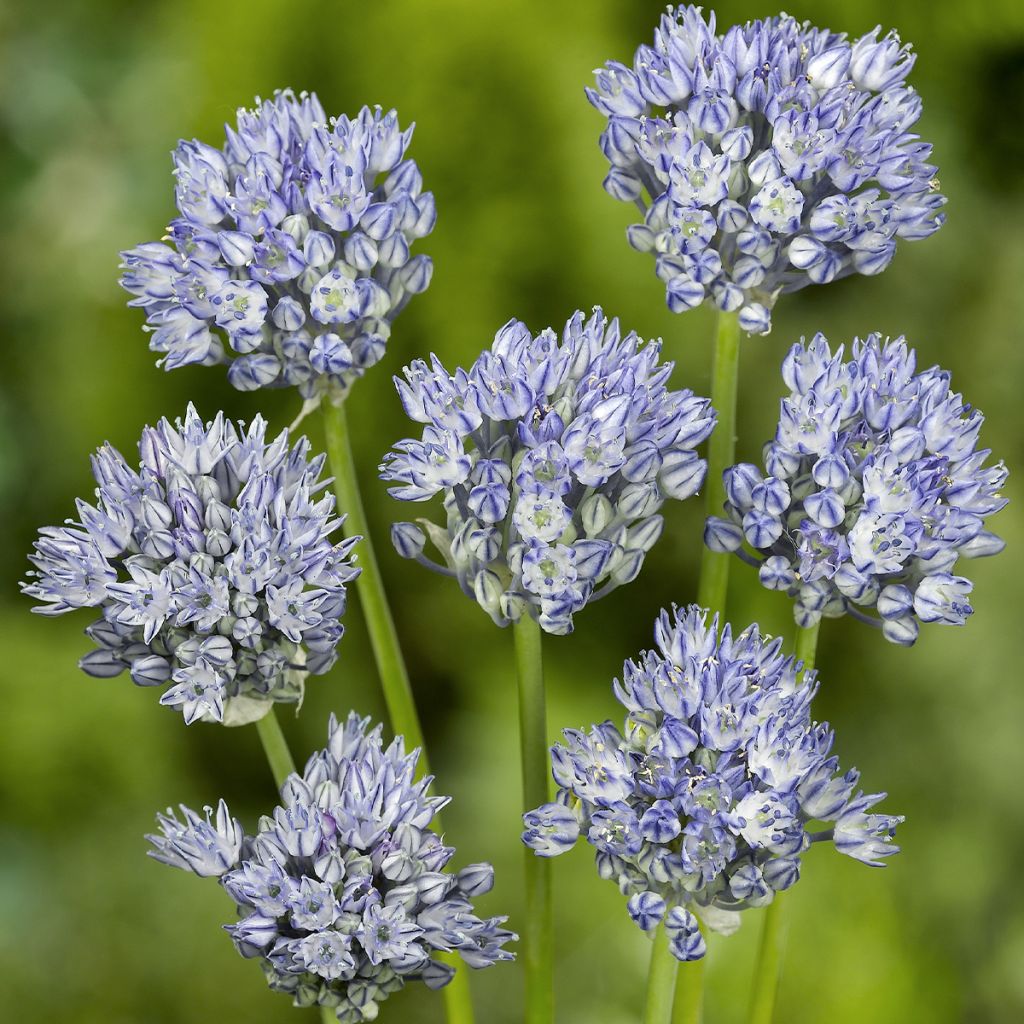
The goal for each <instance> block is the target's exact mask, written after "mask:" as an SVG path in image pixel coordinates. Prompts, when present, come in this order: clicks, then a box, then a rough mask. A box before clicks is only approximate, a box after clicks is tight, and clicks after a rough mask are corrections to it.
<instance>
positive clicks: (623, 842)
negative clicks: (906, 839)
mask: <svg viewBox="0 0 1024 1024" xmlns="http://www.w3.org/2000/svg"><path fill="white" fill-rule="evenodd" d="M655 640H656V643H657V650H656V651H648V652H646V653H645V654H644V655H643V656H642V657H641V658H640V659H639V660H638V661H628V662H626V665H625V667H624V671H623V679H622V682H619V681H618V680H616V682H615V694H616V697H617V698H618V699H619V701H620V702H621V703H622V704H623V705H624V707H625V708H626V720H625V726H624V728H623V729H622V731H621V732H620V731H619V729H618V728H616V726H614V725H613V724H612V723H611V722H604V723H603V724H601V725H596V726H594V727H592V728H591V729H590V730H589V731H580V730H575V729H567V730H566V731H565V743H564V744H558V745H556V746H555V747H553V748H552V750H551V762H552V768H553V774H554V778H555V782H556V783H557V785H558V793H557V796H556V802H554V803H551V804H546V805H544V806H543V807H539V808H537V809H536V810H533V811H530V812H529V813H527V814H526V815H524V818H523V821H524V824H525V826H526V829H525V831H524V833H523V842H524V843H526V845H527V846H528V847H530V848H531V849H532V850H533V851H534V852H535V853H536V854H537V855H538V856H541V857H553V856H557V855H558V854H561V853H564V852H565V851H566V850H568V849H571V848H572V847H573V846H574V845H575V843H576V842H577V840H578V839H579V838H580V837H581V836H583V837H585V838H586V840H587V842H588V843H590V845H591V846H593V847H595V849H596V851H597V852H596V859H597V869H598V873H599V874H600V875H601V877H602V878H607V879H610V880H612V881H614V882H616V883H617V884H618V886H619V888H620V889H621V890H622V893H623V895H624V896H627V897H628V898H629V901H628V905H627V908H628V911H629V914H630V916H631V917H632V918H633V920H634V922H635V923H636V924H637V925H638V926H639V927H640V928H642V929H644V930H645V931H650V930H651V929H654V928H656V927H657V926H658V925H659V924H661V923H662V922H664V924H665V927H666V929H667V931H668V935H669V944H670V948H671V950H672V952H673V954H674V955H675V956H676V958H677V959H679V960H696V959H699V958H700V957H702V956H703V955H704V952H705V945H704V938H703V936H702V934H701V929H700V925H701V924H703V925H705V926H706V927H708V928H710V929H712V930H714V931H725V932H728V931H732V930H735V928H736V927H738V925H739V920H740V919H739V913H738V912H739V911H741V910H744V909H746V908H748V907H759V906H764V905H765V904H767V903H770V902H771V901H772V900H773V899H774V898H775V894H776V893H777V892H780V891H782V890H783V889H788V888H789V887H790V886H791V885H793V884H794V883H795V882H796V880H797V878H798V877H799V874H800V860H801V856H802V854H803V853H804V852H805V851H806V850H807V849H808V847H809V846H810V845H811V844H812V843H815V842H826V843H827V842H831V843H833V844H834V845H835V847H836V849H838V850H839V851H840V852H842V853H845V854H847V855H848V856H850V857H854V858H856V859H857V860H860V861H863V862H864V863H866V864H871V865H875V866H878V865H879V864H880V863H881V858H883V857H886V856H888V855H889V854H892V853H896V852H897V850H898V849H899V847H897V846H895V845H893V844H892V842H891V840H892V836H893V832H894V830H895V828H896V826H897V825H898V824H899V823H900V822H901V821H902V820H903V819H902V818H894V817H888V816H886V815H880V814H869V813H867V812H868V811H869V809H870V808H871V807H872V806H873V805H874V804H875V803H877V802H878V801H879V800H880V799H882V796H883V795H884V794H876V795H872V796H865V795H864V794H863V793H861V792H860V791H858V790H857V782H858V778H859V776H858V773H857V772H856V771H849V772H846V773H845V774H843V775H840V774H838V772H839V762H838V759H837V758H836V757H835V756H833V755H832V754H831V749H832V739H833V736H832V731H831V730H830V729H829V727H828V725H827V724H824V723H818V722H815V721H813V719H812V718H811V699H812V698H813V696H814V694H815V691H816V689H817V683H816V679H815V675H814V673H813V672H803V673H802V672H801V668H802V666H801V664H800V663H799V662H797V661H795V660H794V659H793V658H787V657H785V656H784V655H783V654H782V642H781V640H769V639H768V638H766V637H762V636H761V635H760V634H759V633H758V630H757V627H756V626H751V627H749V628H748V629H746V630H744V631H743V632H742V633H740V634H739V635H738V636H733V634H732V630H731V629H730V627H729V626H726V627H725V628H724V629H723V630H722V632H721V633H719V629H718V619H717V617H716V618H715V619H713V620H712V621H711V623H710V625H709V624H708V622H707V618H706V614H705V613H704V612H703V611H702V610H701V609H699V608H697V607H696V606H692V607H690V608H689V609H687V611H686V612H685V613H681V612H679V611H678V610H676V611H675V613H674V614H673V615H671V616H670V615H669V613H668V612H662V614H661V617H660V619H659V620H658V623H657V625H656V627H655ZM815 822H817V823H820V825H821V826H822V827H818V826H815V825H814V824H813V823H815ZM829 825H831V827H827V826H829Z"/></svg>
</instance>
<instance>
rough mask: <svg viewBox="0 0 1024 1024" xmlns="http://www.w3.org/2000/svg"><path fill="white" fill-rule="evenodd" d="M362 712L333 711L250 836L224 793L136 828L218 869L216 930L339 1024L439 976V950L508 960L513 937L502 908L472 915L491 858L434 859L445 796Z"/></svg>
mask: <svg viewBox="0 0 1024 1024" xmlns="http://www.w3.org/2000/svg"><path fill="white" fill-rule="evenodd" d="M368 722H369V719H360V718H358V717H357V716H356V715H354V714H353V715H350V716H349V718H348V720H347V721H346V722H345V724H344V725H339V724H338V722H336V721H335V720H334V718H333V717H332V718H331V723H330V727H329V731H328V741H327V748H326V749H325V750H322V751H320V752H319V753H317V754H314V755H313V756H312V757H311V758H310V759H309V762H308V763H307V765H306V768H305V771H304V772H303V773H302V775H301V777H300V776H299V775H298V774H293V775H291V776H289V778H288V779H287V781H286V782H285V784H284V786H283V788H282V803H281V805H280V806H279V807H276V808H275V809H274V812H273V814H271V815H269V816H267V817H263V818H261V819H260V822H259V826H258V828H257V831H256V834H255V835H249V834H247V833H245V832H244V830H243V828H242V826H241V825H240V824H239V823H238V821H236V820H235V819H233V818H232V817H231V815H230V813H229V811H228V808H227V806H226V805H225V804H224V802H223V801H221V802H220V805H219V806H218V808H217V811H216V816H215V817H214V816H213V813H214V812H213V810H212V809H211V808H207V809H206V816H205V818H203V817H201V816H200V815H198V814H196V813H195V812H194V811H190V810H189V809H188V808H186V807H183V808H182V812H183V817H184V820H183V821H180V820H179V819H178V818H177V817H176V816H175V815H174V813H173V812H172V811H170V810H169V811H168V812H167V814H166V815H160V816H159V817H158V821H159V824H160V828H161V832H162V834H161V835H154V836H148V837H147V838H148V839H149V841H150V843H151V844H152V846H153V849H152V850H151V851H150V856H152V857H155V858H156V859H157V860H159V861H162V862H163V863H165V864H169V865H171V866H172V867H177V868H182V869H184V870H186V871H191V872H193V873H194V874H196V875H199V876H204V877H217V878H218V879H219V880H220V884H221V885H222V886H223V887H224V889H226V890H227V892H228V894H229V895H230V896H231V898H232V899H233V900H234V901H235V903H236V904H237V906H238V914H239V920H238V922H237V923H236V924H233V925H229V926H228V927H227V931H228V932H229V933H230V935H231V938H232V939H233V941H234V943H235V946H236V948H237V949H238V951H239V952H240V953H241V954H242V956H245V957H255V958H259V960H260V963H261V966H262V967H263V970H264V973H265V974H266V977H267V981H268V983H269V985H270V987H271V988H272V989H274V990H275V991H278V992H286V993H287V994H288V995H290V996H292V998H293V1000H294V1004H295V1005H296V1006H316V1005H319V1006H325V1007H331V1008H332V1009H334V1011H335V1013H336V1015H337V1018H338V1020H339V1021H340V1022H341V1024H358V1022H362V1021H371V1020H374V1019H376V1017H377V1012H378V1008H379V1004H380V1003H381V1002H382V1001H383V1000H384V999H386V998H387V997H388V996H389V995H390V994H391V993H392V992H394V991H396V990H398V989H400V988H402V986H403V985H404V984H405V983H406V982H407V981H412V980H422V981H423V982H425V983H426V984H427V985H428V986H429V987H430V988H440V987H442V986H444V985H446V984H447V983H448V982H449V981H450V980H451V978H452V975H453V974H454V969H453V968H452V967H450V966H449V965H447V964H445V963H442V962H441V961H439V960H437V959H434V954H435V953H437V952H442V951H443V952H452V951H455V952H457V953H458V954H459V956H460V957H461V958H462V959H463V960H464V961H465V963H467V964H468V965H469V966H470V967H489V966H490V965H492V964H495V963H497V962H498V961H500V960H511V959H512V957H513V955H512V954H511V953H510V952H507V951H506V950H505V949H503V948H502V947H503V946H504V944H505V943H507V942H509V941H511V940H514V939H515V938H516V936H515V935H514V934H512V933H511V932H509V931H506V930H505V929H504V928H502V927H501V925H502V923H503V922H504V920H505V918H503V917H492V918H488V919H481V918H479V917H477V916H476V914H474V912H473V905H472V900H473V899H474V898H475V897H477V896H480V895H482V894H484V893H486V892H488V891H489V890H490V889H491V887H492V884H493V881H494V870H493V868H491V866H490V865H489V864H470V865H469V866H468V867H465V868H463V869H462V870H461V871H459V872H458V873H457V874H452V873H450V872H448V871H446V870H445V868H446V865H447V864H448V862H449V861H450V860H451V858H452V855H453V854H454V853H455V851H454V850H453V849H451V848H450V847H447V846H445V845H444V843H443V842H442V841H441V839H440V838H439V837H438V836H437V835H436V833H434V832H433V831H431V829H430V824H431V820H432V819H433V817H434V815H435V814H436V813H437V812H438V810H440V808H441V807H443V806H444V805H445V804H446V803H447V802H448V799H447V797H437V796H428V795H427V790H428V788H429V786H430V783H431V781H432V779H431V778H430V777H427V778H425V779H422V780H421V781H419V782H415V781H414V775H415V768H416V762H417V759H418V756H419V751H418V750H416V751H413V752H412V753H411V754H406V753H405V750H404V746H403V743H402V740H401V738H398V739H396V740H394V741H393V742H392V743H391V745H390V746H388V747H387V748H386V749H385V748H384V747H383V744H382V743H381V738H380V727H379V726H378V727H376V728H375V729H373V730H371V731H370V732H367V731H366V727H367V724H368Z"/></svg>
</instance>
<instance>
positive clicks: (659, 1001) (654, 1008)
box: [643, 924, 681, 1024]
mask: <svg viewBox="0 0 1024 1024" xmlns="http://www.w3.org/2000/svg"><path fill="white" fill-rule="evenodd" d="M678 966H679V963H678V961H677V960H676V958H675V957H674V956H673V955H672V952H671V950H670V949H669V942H668V932H667V931H666V930H665V926H664V925H663V924H660V925H658V930H657V931H656V932H655V933H654V947H653V948H652V949H651V966H650V969H649V971H648V972H647V1001H646V1002H645V1003H644V1021H643V1024H670V1022H671V1020H672V1002H673V998H674V990H675V982H676V968H677V967H678ZM680 973H681V972H680Z"/></svg>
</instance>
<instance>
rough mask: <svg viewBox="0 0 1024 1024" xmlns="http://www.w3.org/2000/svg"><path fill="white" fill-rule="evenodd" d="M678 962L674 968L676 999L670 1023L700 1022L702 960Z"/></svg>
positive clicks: (698, 1023) (702, 1001)
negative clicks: (686, 962) (685, 962)
mask: <svg viewBox="0 0 1024 1024" xmlns="http://www.w3.org/2000/svg"><path fill="white" fill-rule="evenodd" d="M705 960H707V956H706V955H705V956H703V957H701V958H700V960H692V961H691V962H690V963H688V964H679V965H678V969H677V970H676V999H675V1007H674V1009H673V1011H672V1024H700V1021H701V1019H702V1013H703V1010H704V961H705Z"/></svg>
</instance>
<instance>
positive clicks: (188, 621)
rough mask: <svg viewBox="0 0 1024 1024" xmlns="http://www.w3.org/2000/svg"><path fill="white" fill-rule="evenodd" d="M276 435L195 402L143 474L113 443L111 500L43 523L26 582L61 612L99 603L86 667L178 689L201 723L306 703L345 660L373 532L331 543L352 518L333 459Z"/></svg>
mask: <svg viewBox="0 0 1024 1024" xmlns="http://www.w3.org/2000/svg"><path fill="white" fill-rule="evenodd" d="M266 431H267V424H266V422H265V421H264V420H263V419H262V418H260V417H258V416H257V417H256V418H255V419H254V420H253V421H252V422H251V423H250V424H249V427H248V429H246V428H245V427H244V424H239V425H238V427H237V428H236V426H235V425H234V424H232V423H231V422H230V421H228V420H226V419H225V418H224V415H223V414H222V413H218V414H217V416H216V418H215V419H214V420H213V421H212V422H210V423H204V422H203V420H202V419H201V418H200V416H199V414H198V413H197V412H196V410H195V408H194V407H193V406H191V405H190V406H189V408H188V412H187V414H186V415H185V418H184V420H178V421H177V422H176V423H175V424H171V423H170V422H169V421H168V420H166V419H164V420H161V421H160V422H159V423H158V424H157V426H156V427H147V428H146V429H145V431H144V432H143V435H142V440H141V442H140V444H139V453H140V456H141V465H140V466H139V468H138V469H133V468H132V467H131V466H129V465H128V463H127V462H126V460H125V459H124V458H123V457H122V456H121V454H120V453H119V452H118V451H116V450H115V449H114V448H112V447H111V446H109V445H106V446H104V447H103V448H100V449H99V451H98V452H97V453H96V455H95V456H94V457H93V461H92V466H93V475H94V476H95V478H96V483H97V485H98V486H97V488H96V499H97V500H96V504H95V505H90V504H88V503H87V502H85V501H79V502H78V515H79V520H78V521H77V522H70V521H69V524H68V525H67V526H59V527H51V528H46V529H44V530H42V531H41V533H40V538H39V540H38V541H36V544H35V553H34V554H33V555H32V556H31V561H32V562H33V564H34V565H35V567H36V568H35V570H34V571H33V572H30V573H29V574H28V577H29V578H28V580H27V582H26V583H24V584H23V590H24V591H25V593H27V594H29V595H30V596H32V597H34V598H37V599H38V600H40V601H42V602H43V604H42V605H40V606H39V607H38V608H36V609H35V610H36V611H38V612H42V613H43V614H46V615H59V614H62V613H64V612H68V611H72V610H73V609H76V608H98V609H99V610H100V612H101V613H102V614H101V617H100V618H99V619H98V620H97V621H96V622H94V623H93V624H92V625H91V626H90V627H89V628H88V629H87V630H86V633H87V635H88V636H89V638H90V639H91V640H92V641H93V642H94V643H95V644H96V649H95V650H94V651H91V652H90V653H89V654H87V655H86V656H85V657H84V658H83V659H82V661H81V667H82V669H83V670H84V671H85V672H87V673H89V675H93V676H101V677H106V676H115V675H118V674H119V673H121V672H123V671H124V670H125V669H128V670H129V672H130V673H131V677H132V680H133V681H134V682H135V683H136V684H138V685H139V686H158V687H163V688H165V690H164V694H163V696H162V697H161V699H160V703H161V704H165V705H168V706H170V707H173V708H176V709H178V710H180V711H181V712H182V714H183V715H184V717H185V721H186V723H191V722H193V721H195V720H196V719H202V720H205V721H215V722H223V723H225V724H226V725H237V724H241V723H243V722H249V721H253V720H255V719H257V718H260V717H262V716H263V715H264V714H266V713H267V712H268V711H269V710H270V708H271V705H272V704H273V703H274V702H285V703H297V702H299V701H301V699H302V694H303V689H304V686H305V680H306V678H307V676H309V675H311V674H312V675H322V674H323V673H325V672H326V671H327V670H328V669H329V668H330V667H331V666H332V665H333V664H334V662H335V661H336V660H337V658H338V652H337V647H338V644H339V642H340V640H341V637H342V635H343V633H344V626H343V625H342V624H341V621H340V620H341V617H342V615H343V614H344V612H345V604H346V586H347V584H348V583H349V582H351V581H352V580H353V579H354V578H355V577H356V576H357V575H358V573H359V570H358V569H357V568H356V567H355V566H354V565H353V564H352V560H351V552H352V548H353V545H354V544H355V543H356V541H357V540H358V538H352V539H351V540H347V541H334V540H332V539H331V534H333V533H334V532H335V531H336V530H337V529H338V528H339V527H340V525H341V522H342V518H339V517H338V516H336V514H335V500H334V496H333V495H332V494H331V493H330V492H329V491H325V490H324V489H325V487H326V482H325V481H324V480H322V479H321V471H322V469H323V463H324V458H323V456H315V457H313V458H310V455H309V442H308V441H307V440H306V439H305V438H300V439H299V440H298V441H297V442H296V443H294V444H292V443H291V442H290V441H289V437H288V432H287V431H284V432H282V433H281V434H280V435H279V436H278V437H277V438H275V439H274V440H271V441H268V440H267V437H266ZM321 492H323V493H321Z"/></svg>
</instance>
